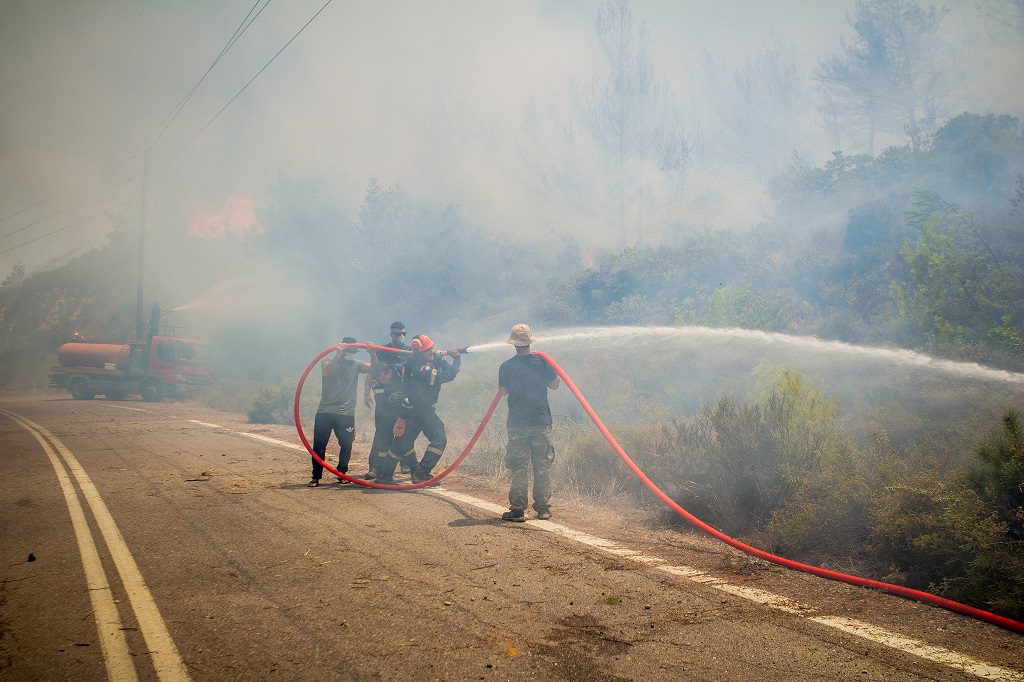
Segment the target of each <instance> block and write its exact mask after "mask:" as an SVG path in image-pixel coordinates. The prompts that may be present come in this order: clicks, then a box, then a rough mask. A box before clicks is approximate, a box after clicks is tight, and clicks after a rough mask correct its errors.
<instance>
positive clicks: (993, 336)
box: [897, 191, 1024, 362]
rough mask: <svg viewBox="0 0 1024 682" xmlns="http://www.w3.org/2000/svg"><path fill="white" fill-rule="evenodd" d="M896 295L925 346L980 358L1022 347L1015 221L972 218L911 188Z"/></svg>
mask: <svg viewBox="0 0 1024 682" xmlns="http://www.w3.org/2000/svg"><path fill="white" fill-rule="evenodd" d="M907 221H908V223H909V224H910V225H911V226H912V227H913V228H915V229H916V231H917V238H916V240H915V241H914V242H913V243H911V244H908V245H907V246H906V247H905V248H904V249H903V257H904V259H905V260H906V262H907V265H908V267H909V273H908V281H907V282H906V284H905V285H904V286H901V287H898V288H897V296H898V299H899V302H900V304H901V305H902V307H903V309H904V310H905V312H906V314H907V316H908V318H910V319H912V320H914V321H915V322H916V323H917V324H918V325H919V328H920V332H921V333H922V334H923V336H924V337H925V339H927V340H928V342H929V345H931V346H933V347H935V348H939V349H955V350H961V351H966V352H968V353H969V354H971V355H973V356H975V357H977V358H978V359H981V360H990V359H991V356H992V355H993V354H994V353H1002V354H1005V355H1006V356H1007V360H1009V361H1010V362H1013V360H1014V358H1019V354H1020V351H1021V350H1024V327H1022V324H1021V323H1022V321H1024V303H1022V302H1024V242H1022V239H1021V236H1020V235H1021V231H1020V223H1019V221H1017V222H1009V223H1006V224H1005V225H1002V224H1000V223H999V222H998V221H992V222H991V223H989V222H986V223H982V222H980V221H979V220H978V219H977V218H976V217H975V216H973V215H971V214H967V213H964V212H962V211H961V210H960V209H959V207H957V206H956V205H954V204H950V203H947V202H946V201H944V200H942V199H941V198H940V197H939V196H938V195H936V194H934V193H932V192H926V191H919V192H917V193H916V197H915V202H914V208H913V210H912V211H910V212H909V213H908V216H907Z"/></svg>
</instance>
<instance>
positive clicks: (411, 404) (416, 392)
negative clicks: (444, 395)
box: [378, 337, 462, 483]
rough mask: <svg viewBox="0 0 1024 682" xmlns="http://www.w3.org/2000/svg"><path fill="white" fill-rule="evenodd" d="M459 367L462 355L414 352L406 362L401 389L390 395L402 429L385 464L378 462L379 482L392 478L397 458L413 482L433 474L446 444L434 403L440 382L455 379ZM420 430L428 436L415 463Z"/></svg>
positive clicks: (414, 340)
mask: <svg viewBox="0 0 1024 682" xmlns="http://www.w3.org/2000/svg"><path fill="white" fill-rule="evenodd" d="M420 338H426V337H416V338H414V339H413V345H412V348H413V350H416V347H417V346H416V343H417V341H418V340H419V339H420ZM426 340H427V341H428V342H429V339H426ZM429 343H430V345H429V346H428V347H427V348H428V350H429V348H432V347H433V343H432V342H429ZM461 366H462V358H461V357H459V356H456V357H455V358H454V359H453V360H452V361H451V362H449V361H448V360H446V359H445V358H444V357H443V356H442V355H441V354H440V353H423V352H417V353H415V354H414V355H413V356H412V357H411V358H409V359H408V360H407V361H406V362H405V365H404V366H403V368H402V389H401V391H399V392H396V393H395V394H394V395H393V396H392V402H393V403H397V404H398V405H400V406H401V408H400V409H401V410H402V414H401V417H402V418H403V419H405V432H404V433H403V434H401V435H399V436H398V437H396V438H395V442H394V444H393V445H392V446H391V451H390V452H389V453H388V455H389V456H388V460H387V463H384V462H381V465H382V468H381V469H380V478H379V479H378V480H379V481H380V482H386V481H390V480H392V479H393V476H394V471H395V464H396V463H397V462H399V461H400V462H401V463H402V464H404V465H407V466H409V468H410V469H411V471H412V480H413V483H420V482H422V481H426V480H428V479H429V478H430V477H431V476H432V474H431V469H433V468H434V466H435V465H436V464H437V463H438V461H440V459H441V455H443V454H444V449H445V447H446V446H447V445H448V436H447V434H446V433H445V428H444V422H442V421H441V418H440V417H438V416H437V412H436V411H435V405H436V404H437V398H438V396H439V394H440V392H441V385H442V384H445V383H448V382H449V381H452V380H453V379H455V376H456V375H457V374H458V373H459V368H460V367H461ZM421 433H422V434H423V435H424V436H426V437H427V441H428V445H427V449H426V450H425V451H424V453H423V459H422V460H421V461H419V462H417V460H416V447H415V444H416V438H417V437H418V436H419V435H420V434H421Z"/></svg>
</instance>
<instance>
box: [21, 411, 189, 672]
mask: <svg viewBox="0 0 1024 682" xmlns="http://www.w3.org/2000/svg"><path fill="white" fill-rule="evenodd" d="M22 420H23V421H24V422H25V423H27V424H29V425H30V426H32V427H33V428H35V429H37V430H38V431H39V432H40V433H42V434H43V435H44V436H45V437H46V438H47V439H48V440H49V441H50V442H51V443H52V444H53V445H54V447H56V448H57V451H58V452H59V453H60V455H61V457H62V458H63V459H64V463H65V464H66V465H67V467H68V470H69V471H71V474H72V475H73V476H74V477H75V480H77V481H78V486H79V487H80V488H81V490H82V496H83V497H85V501H86V502H87V503H88V504H89V508H90V509H91V510H92V515H93V518H94V519H96V525H97V526H98V527H99V529H100V533H101V534H102V535H103V539H104V541H105V542H106V543H107V549H108V550H109V551H110V556H111V558H112V559H113V560H114V566H116V567H117V572H118V574H119V575H120V576H121V583H122V584H123V585H124V588H125V592H127V593H128V601H129V602H130V603H131V605H132V610H133V611H134V612H135V618H136V619H137V620H138V621H139V629H140V630H141V631H142V636H143V638H144V639H145V640H146V646H147V647H148V648H149V655H150V657H151V658H152V660H153V668H154V670H155V671H156V674H157V677H158V678H159V679H161V680H175V681H177V680H188V679H189V675H188V670H187V669H186V668H185V664H184V662H183V661H182V660H181V656H180V654H179V653H178V649H177V647H176V646H175V645H174V640H173V639H171V634H170V632H168V631H167V625H166V624H165V623H164V620H163V618H162V617H161V616H160V610H159V609H158V608H157V606H156V602H155V601H154V600H153V595H152V594H151V593H150V591H149V588H148V587H146V581H145V580H144V579H143V578H142V573H141V572H140V571H139V567H138V564H136V563H135V557H133V556H132V553H131V551H130V550H129V549H128V545H127V544H126V543H125V541H124V537H123V536H122V535H121V531H120V530H119V529H118V527H117V524H116V523H115V522H114V517H113V516H111V514H110V510H109V509H107V505H106V503H105V502H104V501H103V498H102V497H100V494H99V491H97V490H96V486H95V485H93V482H92V479H90V478H89V475H88V474H87V473H86V472H85V470H84V469H83V468H82V466H81V464H79V462H78V459H77V458H76V457H75V456H74V455H73V454H71V451H70V450H68V449H67V447H66V446H65V445H64V443H62V442H61V441H60V439H58V438H57V437H56V436H54V435H53V434H52V433H50V432H49V431H47V430H46V429H45V428H43V427H42V426H40V425H39V424H36V423H35V422H32V421H31V420H29V419H26V418H24V417H22Z"/></svg>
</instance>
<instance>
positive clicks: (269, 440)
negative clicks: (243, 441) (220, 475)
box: [231, 431, 306, 452]
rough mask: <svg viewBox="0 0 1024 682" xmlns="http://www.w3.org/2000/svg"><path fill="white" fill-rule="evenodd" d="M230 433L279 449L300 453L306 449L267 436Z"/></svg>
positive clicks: (246, 432) (243, 432)
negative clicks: (269, 444) (298, 451)
mask: <svg viewBox="0 0 1024 682" xmlns="http://www.w3.org/2000/svg"><path fill="white" fill-rule="evenodd" d="M231 433H234V434H236V435H239V436H245V437H247V438H255V439H256V440H261V441H263V442H264V443H273V444H274V445H280V446H281V447H284V448H291V449H292V450H301V451H302V452H305V451H306V448H304V447H303V446H301V445H296V444H295V443H289V442H288V441H286V440H278V439H277V438H270V437H268V436H261V435H260V434H258V433H249V432H248V431H232V432H231Z"/></svg>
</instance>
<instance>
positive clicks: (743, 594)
mask: <svg viewBox="0 0 1024 682" xmlns="http://www.w3.org/2000/svg"><path fill="white" fill-rule="evenodd" d="M230 433H234V434H237V435H240V436H246V437H248V438H254V439H256V440H260V441H263V442H266V443H271V444H274V445H280V446H281V447H285V448H288V449H290V450H298V451H301V452H305V451H306V448H305V447H303V446H302V445H298V444H295V443H290V442H288V441H283V440H279V439H277V438H270V437H267V436H262V435H260V434H257V433H248V432H246V431H231V432H230ZM423 492H426V493H430V494H434V495H438V496H440V497H445V498H447V499H449V500H454V501H456V502H462V503H464V504H468V505H471V506H474V507H476V508H478V509H482V510H483V511H486V512H489V513H492V514H501V513H502V512H504V511H505V510H506V509H507V507H504V506H501V505H497V504H494V503H493V502H488V501H486V500H481V499H479V498H477V497H473V496H471V495H466V494H463V493H458V492H455V491H453V490H447V489H445V488H442V487H434V488H429V489H426V490H424V491H423ZM525 525H527V526H533V527H534V528H537V529H540V530H544V531H547V532H550V533H554V534H556V535H560V536H561V537H564V538H567V539H570V540H574V541H576V542H579V543H582V544H584V545H587V546H590V547H594V548H595V549H598V550H600V551H602V552H605V553H607V554H612V555H614V556H618V557H622V558H624V559H629V560H630V561H635V562H638V563H641V564H645V565H649V566H653V567H654V568H655V569H657V570H659V571H663V572H665V573H668V574H670V575H674V576H677V577H680V578H684V579H686V580H690V581H692V582H695V583H698V584H701V585H704V586H706V587H709V588H712V589H715V590H718V591H720V592H724V593H726V594H730V595H732V596H735V597H740V598H742V599H746V600H748V601H751V602H754V603H756V604H759V605H761V606H766V607H768V608H771V609H775V610H777V611H781V612H783V613H787V614H790V615H793V616H797V617H800V618H805V619H806V620H808V621H811V622H814V623H816V624H818V625H821V626H824V627H829V628H833V629H836V630H839V631H842V632H844V633H846V634H849V635H853V636H856V637H860V638H862V639H865V640H867V641H871V642H874V643H876V644H880V645H882V646H885V647H888V648H890V649H895V650H897V651H901V652H904V653H908V654H911V655H913V656H917V657H919V658H923V659H925V660H928V661H932V662H934V663H939V664H941V665H945V666H948V667H950V668H953V669H956V670H959V671H962V672H965V673H969V674H971V675H975V676H977V677H980V678H983V679H989V680H1003V681H1005V682H1024V672H1021V671H1017V670H1012V669H1009V668H1004V667H1001V666H997V665H992V664H989V663H985V662H983V661H979V660H978V659H975V658H973V657H971V656H968V655H966V654H960V653H957V652H955V651H951V650H949V649H944V648H942V647H939V646H933V645H931V644H927V643H925V642H920V641H918V640H915V639H912V638H909V637H905V636H903V635H899V634H896V633H893V632H890V631H888V630H886V629H884V628H881V627H878V626H875V625H870V624H868V623H862V622H860V621H856V620H853V619H850V618H845V617H842V616H812V615H811V614H813V613H815V612H816V610H817V609H815V608H814V607H812V606H809V605H806V604H802V603H800V602H798V601H796V600H793V599H790V598H789V597H785V596H783V595H780V594H775V593H773V592H768V591H767V590H762V589H760V588H754V587H747V586H744V585H734V584H732V583H729V582H727V581H725V580H723V579H722V578H719V577H717V576H714V575H711V574H708V573H706V572H704V571H702V570H700V569H697V568H693V567H691V566H678V565H675V566H674V565H671V564H669V563H668V562H666V561H665V559H662V558H660V557H656V556H651V555H648V554H644V553H642V552H638V551H636V550H633V549H630V548H628V547H623V546H622V545H619V544H618V543H616V542H613V541H611V540H606V539H605V538H601V537H598V536H595V535H590V534H589V533H584V532H582V531H578V530H575V529H572V528H568V527H566V526H562V525H560V524H557V523H553V522H552V521H538V520H536V519H531V520H529V521H527V522H526V524H525Z"/></svg>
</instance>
